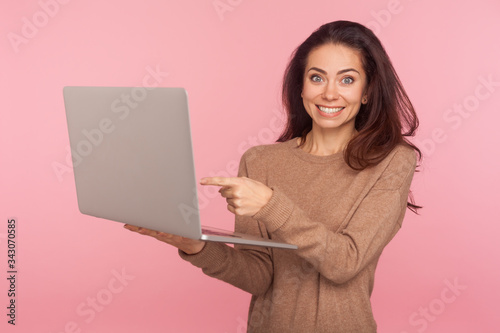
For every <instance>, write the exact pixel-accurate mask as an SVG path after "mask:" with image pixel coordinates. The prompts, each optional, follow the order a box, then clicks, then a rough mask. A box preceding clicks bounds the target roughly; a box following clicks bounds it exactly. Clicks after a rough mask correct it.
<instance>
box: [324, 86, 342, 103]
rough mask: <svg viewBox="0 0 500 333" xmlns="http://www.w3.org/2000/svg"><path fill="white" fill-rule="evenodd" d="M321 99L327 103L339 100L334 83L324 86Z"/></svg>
mask: <svg viewBox="0 0 500 333" xmlns="http://www.w3.org/2000/svg"><path fill="white" fill-rule="evenodd" d="M323 98H325V99H326V100H329V101H331V100H335V99H337V98H339V92H338V91H337V87H336V86H335V83H334V82H329V83H328V84H327V85H325V90H324V91H323Z"/></svg>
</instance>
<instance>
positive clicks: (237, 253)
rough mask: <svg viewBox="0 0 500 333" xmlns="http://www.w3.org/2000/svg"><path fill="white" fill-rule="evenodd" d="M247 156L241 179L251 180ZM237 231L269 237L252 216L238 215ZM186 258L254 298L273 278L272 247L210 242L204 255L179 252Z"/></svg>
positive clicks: (242, 162) (266, 287) (208, 273)
mask: <svg viewBox="0 0 500 333" xmlns="http://www.w3.org/2000/svg"><path fill="white" fill-rule="evenodd" d="M247 155H248V154H244V155H243V156H242V158H241V161H240V166H239V171H238V176H239V177H247V176H248V170H247V165H246V161H245V158H246V156H247ZM235 231H236V232H241V233H245V234H250V235H256V236H260V237H263V238H269V235H268V233H267V231H266V230H265V227H264V225H263V224H262V223H259V222H257V221H256V220H254V219H253V218H251V217H247V216H237V215H236V216H235ZM179 255H180V257H181V258H182V259H184V260H186V261H189V262H191V264H193V265H194V266H196V267H199V268H201V269H202V271H203V273H205V274H206V275H208V276H211V277H214V278H217V279H219V280H222V281H224V282H227V283H229V284H232V285H233V286H235V287H237V288H240V289H242V290H244V291H246V292H249V293H251V294H252V295H261V294H264V293H265V292H266V291H267V290H268V289H269V287H270V286H271V282H272V278H273V264H272V251H271V250H270V249H269V248H265V247H259V246H249V245H238V244H237V245H235V246H234V248H233V247H231V246H228V245H227V244H224V243H216V242H207V243H206V244H205V247H204V248H203V250H202V251H201V252H199V253H198V254H195V255H188V254H186V253H184V252H182V251H180V250H179Z"/></svg>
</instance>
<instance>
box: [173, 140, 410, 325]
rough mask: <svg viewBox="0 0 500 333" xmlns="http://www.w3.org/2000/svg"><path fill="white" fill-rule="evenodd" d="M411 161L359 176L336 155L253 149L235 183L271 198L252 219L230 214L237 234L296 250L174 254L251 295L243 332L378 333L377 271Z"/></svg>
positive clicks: (402, 156)
mask: <svg viewBox="0 0 500 333" xmlns="http://www.w3.org/2000/svg"><path fill="white" fill-rule="evenodd" d="M415 163H416V156H415V153H414V151H413V150H412V149H410V148H407V147H404V146H398V147H397V148H396V149H394V150H393V151H392V152H391V153H390V155H389V156H388V157H387V158H386V159H384V160H383V161H382V162H381V163H379V164H378V165H377V166H375V167H371V168H368V169H365V170H364V171H361V172H358V171H354V170H352V169H350V168H349V167H348V166H347V164H346V163H345V162H344V159H343V155H342V153H338V154H334V155H329V156H316V155H311V154H309V153H307V152H305V151H304V150H302V149H300V148H298V147H297V140H296V139H292V140H289V141H287V142H283V143H276V144H271V145H265V146H257V147H253V148H250V149H249V150H248V151H246V152H245V154H244V155H243V156H242V158H241V162H240V168H239V176H246V177H249V178H252V179H255V180H258V181H260V182H262V183H264V184H266V185H267V186H269V187H271V188H272V189H273V195H272V197H271V199H270V201H269V202H268V204H267V205H265V206H264V207H263V208H262V209H261V210H260V211H259V212H258V213H257V214H256V215H255V216H253V217H240V216H236V221H235V230H236V231H239V232H243V233H250V234H255V235H260V236H262V237H265V238H272V239H279V240H283V241H286V242H289V243H292V244H296V245H298V247H299V249H298V250H282V249H272V248H264V247H253V246H235V248H232V247H230V246H227V245H226V244H221V243H207V244H206V246H205V248H204V249H203V250H202V251H201V252H200V253H198V254H196V255H186V254H185V253H183V252H180V253H179V254H180V256H181V257H182V258H183V259H185V260H187V261H190V262H191V263H192V264H193V265H195V266H197V267H200V268H202V269H203V272H204V273H205V274H207V275H209V276H212V277H215V278H217V279H220V280H223V281H226V282H228V283H230V284H232V285H234V286H236V287H238V288H241V289H242V290H245V291H247V292H249V293H251V294H252V295H253V296H252V300H251V304H250V310H249V318H248V332H279V333H284V332H339V333H348V332H356V333H360V332H376V323H375V320H374V318H373V314H372V309H371V305H370V295H371V293H372V290H373V282H374V275H375V268H376V266H377V262H378V259H379V257H380V254H381V253H382V250H383V249H384V247H385V246H386V245H387V243H388V242H389V241H390V240H391V239H392V238H393V237H394V235H395V234H396V232H397V231H398V230H399V228H400V227H401V223H402V221H403V217H404V215H405V212H406V202H407V199H408V190H409V187H410V183H411V180H412V177H413V173H414V171H415Z"/></svg>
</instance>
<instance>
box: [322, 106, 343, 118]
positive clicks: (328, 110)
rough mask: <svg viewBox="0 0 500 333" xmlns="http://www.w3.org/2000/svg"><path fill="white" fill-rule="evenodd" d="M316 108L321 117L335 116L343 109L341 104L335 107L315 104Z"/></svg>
mask: <svg viewBox="0 0 500 333" xmlns="http://www.w3.org/2000/svg"><path fill="white" fill-rule="evenodd" d="M316 108H317V109H318V112H319V114H320V115H322V116H323V117H327V118H333V117H337V116H338V115H340V113H341V112H342V110H344V109H345V107H343V106H337V107H327V106H321V105H316Z"/></svg>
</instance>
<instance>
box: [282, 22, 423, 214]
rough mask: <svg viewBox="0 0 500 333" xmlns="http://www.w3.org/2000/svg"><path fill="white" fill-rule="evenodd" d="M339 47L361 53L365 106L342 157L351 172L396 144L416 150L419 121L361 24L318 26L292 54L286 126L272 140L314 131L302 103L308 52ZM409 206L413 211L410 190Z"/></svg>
mask: <svg viewBox="0 0 500 333" xmlns="http://www.w3.org/2000/svg"><path fill="white" fill-rule="evenodd" d="M328 43H332V44H340V45H343V46H347V47H349V48H352V49H354V50H357V51H359V52H360V54H361V58H362V59H361V60H362V64H363V69H364V71H365V73H366V77H367V84H366V88H365V89H366V93H367V103H366V104H361V107H360V109H359V112H358V115H357V116H356V120H355V125H354V126H355V128H356V130H357V131H358V134H357V135H356V136H354V137H353V138H352V139H351V140H350V141H349V143H348V145H347V147H346V149H345V151H344V159H345V161H346V163H347V165H349V166H350V167H351V168H352V169H354V170H363V169H365V168H367V167H370V166H373V165H377V164H378V163H379V162H380V161H382V160H383V159H384V158H385V157H387V155H388V154H389V153H390V152H391V151H392V150H393V149H394V148H395V147H396V146H397V145H399V144H404V145H407V146H409V147H411V148H413V149H414V150H415V152H416V153H417V154H418V157H419V159H421V158H422V153H421V152H420V150H419V149H418V148H417V147H416V146H415V145H414V144H413V143H411V142H410V141H408V139H407V137H411V136H414V135H415V131H416V129H417V127H418V118H417V115H416V113H415V110H414V108H413V105H412V103H411V101H410V99H409V98H408V95H407V94H406V92H405V90H404V88H403V85H402V84H401V81H400V80H399V77H398V75H397V74H396V71H395V70H394V67H393V66H392V63H391V60H390V59H389V56H388V55H387V53H386V52H385V49H384V47H383V46H382V44H381V43H380V41H379V39H378V38H377V37H376V36H375V34H374V33H373V32H372V31H371V30H370V29H368V28H366V27H364V26H363V25H361V24H359V23H355V22H349V21H335V22H331V23H327V24H324V25H322V26H321V27H319V28H318V29H317V30H316V31H315V32H313V33H312V34H311V36H309V37H308V38H307V39H306V40H305V41H304V42H303V43H302V44H301V45H299V47H298V48H297V49H296V50H295V51H294V53H293V54H292V58H291V60H290V62H289V64H288V66H287V68H286V71H285V74H284V77H283V88H282V102H283V106H284V108H285V110H286V111H287V114H288V117H287V124H286V127H285V129H284V130H283V133H282V134H281V136H280V137H279V138H278V139H277V140H276V142H284V141H287V140H290V139H293V138H295V137H301V138H302V140H301V145H303V144H304V143H305V141H306V134H307V133H308V132H309V131H311V129H312V119H311V117H310V116H309V115H308V114H307V112H306V110H305V108H304V104H303V102H302V97H301V93H302V88H303V84H304V72H305V67H306V63H307V57H308V56H309V53H310V52H311V51H312V50H313V49H315V48H317V47H319V46H321V45H324V44H328ZM409 198H410V201H409V202H408V208H409V209H410V210H412V211H413V212H417V209H418V208H421V207H420V206H417V205H415V204H414V202H413V198H412V195H411V192H410V196H409Z"/></svg>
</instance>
